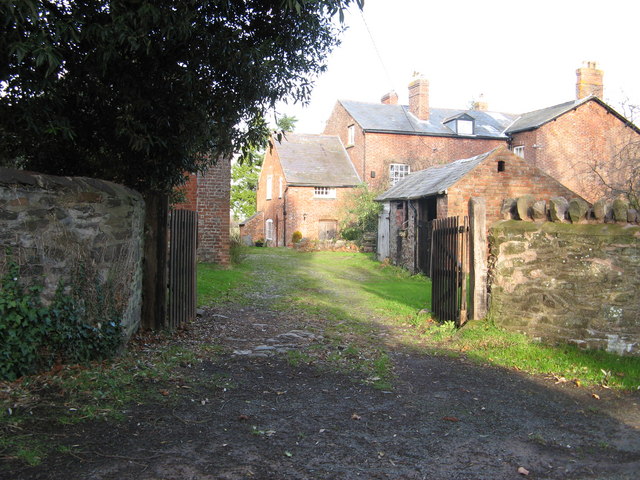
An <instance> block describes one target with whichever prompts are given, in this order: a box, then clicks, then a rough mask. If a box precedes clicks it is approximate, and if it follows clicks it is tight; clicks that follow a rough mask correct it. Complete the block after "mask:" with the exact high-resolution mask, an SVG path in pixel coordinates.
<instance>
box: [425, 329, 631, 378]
mask: <svg viewBox="0 0 640 480" xmlns="http://www.w3.org/2000/svg"><path fill="white" fill-rule="evenodd" d="M426 335H427V336H428V337H429V338H430V339H431V340H433V342H434V345H435V346H437V347H438V348H446V349H449V350H450V351H454V352H456V353H459V354H464V355H466V356H467V357H468V358H470V359H474V360H476V361H478V362H480V363H490V364H493V365H498V366H502V367H506V368H512V369H517V370H522V371H524V372H527V373H531V374H541V375H547V376H553V377H557V380H560V381H568V382H574V383H576V384H578V385H584V386H594V385H605V386H607V387H610V388H616V389H624V390H636V389H638V388H639V387H640V358H638V357H632V356H618V355H615V354H612V353H608V352H605V351H601V350H582V349H579V348H578V347H575V346H573V345H548V344H543V343H540V342H537V341H534V340H532V339H530V338H529V337H527V336H526V335H523V334H520V333H514V332H508V331H506V330H504V329H502V328H500V327H497V326H495V325H494V324H493V323H492V322H490V321H475V322H469V323H468V324H467V325H465V326H464V327H463V328H461V329H460V330H455V329H452V328H449V327H448V326H438V327H435V328H433V329H431V330H430V331H429V332H428V333H427V334H426Z"/></svg>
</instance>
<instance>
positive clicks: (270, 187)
mask: <svg viewBox="0 0 640 480" xmlns="http://www.w3.org/2000/svg"><path fill="white" fill-rule="evenodd" d="M272 194H273V175H268V176H267V200H271V196H272Z"/></svg>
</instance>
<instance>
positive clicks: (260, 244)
mask: <svg viewBox="0 0 640 480" xmlns="http://www.w3.org/2000/svg"><path fill="white" fill-rule="evenodd" d="M254 245H255V246H256V247H264V238H258V239H257V240H256V241H255V242H254Z"/></svg>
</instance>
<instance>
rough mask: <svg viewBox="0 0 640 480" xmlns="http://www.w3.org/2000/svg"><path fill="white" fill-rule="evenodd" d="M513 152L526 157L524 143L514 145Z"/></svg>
mask: <svg viewBox="0 0 640 480" xmlns="http://www.w3.org/2000/svg"><path fill="white" fill-rule="evenodd" d="M513 153H514V154H515V155H517V156H519V157H520V158H524V145H518V146H517V147H513Z"/></svg>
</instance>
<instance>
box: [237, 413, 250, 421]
mask: <svg viewBox="0 0 640 480" xmlns="http://www.w3.org/2000/svg"><path fill="white" fill-rule="evenodd" d="M238 420H240V421H244V420H249V415H245V414H244V413H243V414H242V415H238Z"/></svg>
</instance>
